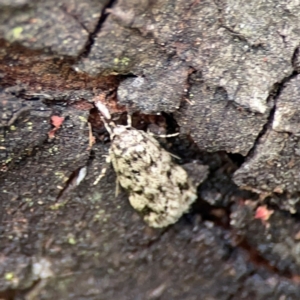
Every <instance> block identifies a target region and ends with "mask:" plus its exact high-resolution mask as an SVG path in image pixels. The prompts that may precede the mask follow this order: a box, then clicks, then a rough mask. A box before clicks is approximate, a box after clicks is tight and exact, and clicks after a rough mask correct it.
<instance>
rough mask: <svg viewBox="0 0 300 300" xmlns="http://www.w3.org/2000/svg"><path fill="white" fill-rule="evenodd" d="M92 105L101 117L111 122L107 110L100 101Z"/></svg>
mask: <svg viewBox="0 0 300 300" xmlns="http://www.w3.org/2000/svg"><path fill="white" fill-rule="evenodd" d="M94 103H95V106H96V107H97V108H98V110H99V112H100V113H101V114H102V115H103V117H104V118H105V119H107V120H111V115H110V112H109V110H108V108H107V107H106V106H105V105H104V104H103V103H101V102H100V101H97V102H94Z"/></svg>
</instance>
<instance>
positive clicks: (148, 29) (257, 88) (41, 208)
mask: <svg viewBox="0 0 300 300" xmlns="http://www.w3.org/2000/svg"><path fill="white" fill-rule="evenodd" d="M299 22H300V4H299V1H296V0H294V1H293V0H292V1H288V2H287V1H280V0H276V1H269V2H266V1H262V0H255V1H244V0H241V1H231V0H222V1H219V0H217V1H208V0H206V1H197V0H195V1H184V0H176V1H173V0H163V1H152V0H149V1H147V0H143V1H137V0H136V1H134V0H119V1H93V0H90V1H84V3H83V1H76V0H74V1H58V0H57V1H54V0H47V1H28V0H14V1H7V0H0V38H1V40H0V171H1V173H0V187H1V188H0V299H7V300H8V299H15V300H17V299H26V300H33V299H49V300H50V299H55V298H57V299H122V300H123V299H124V300H127V299H128V300H131V299H187V300H192V299H199V298H201V299H218V300H219V299H221V300H222V299H224V300H225V299H231V300H235V299H236V300H240V299H264V300H265V299H270V300H271V299H272V300H274V299H280V300H283V299H295V300H296V299H299V298H300V286H299V276H300V260H299V251H300V250H299V249H300V235H299V232H300V227H299V226H300V225H299V224H300V222H299V211H300V201H299V200H300V197H299V192H300V184H299V183H300V182H299V172H300V170H299V163H298V160H299V159H298V158H299V153H300V152H299V151H300V150H299V132H300V131H299V126H298V125H299V116H300V113H299V101H300V77H299V75H298V74H299V70H300V67H299V66H300V63H299V52H298V51H299V49H298V47H299V42H300V30H299ZM108 78H110V79H108ZM112 78H114V79H112ZM110 80H111V81H110ZM103 95H105V97H104V98H105V99H104V102H105V104H107V105H108V106H110V108H111V109H114V110H115V111H117V112H119V113H120V112H122V111H124V110H126V111H127V112H130V113H134V112H135V113H137V112H138V114H137V115H135V117H136V116H138V118H140V120H142V121H141V122H140V123H138V125H139V126H141V127H143V124H142V123H143V122H144V123H147V122H148V123H150V125H153V126H154V127H155V126H156V125H159V124H156V123H159V122H160V121H159V120H160V119H158V117H157V115H158V114H162V115H161V118H162V119H164V120H169V121H168V122H169V123H170V124H171V123H172V124H173V125H172V126H173V128H179V130H180V133H181V135H180V136H179V137H177V138H174V139H171V140H167V141H164V142H162V144H164V146H165V147H166V148H167V150H168V151H170V152H171V153H173V152H174V153H176V155H177V154H178V156H179V157H180V160H179V161H178V163H186V162H187V163H189V164H190V169H191V171H194V173H196V174H193V176H197V172H195V171H196V168H193V167H192V166H193V163H194V162H193V161H194V160H195V159H197V160H201V163H203V164H204V165H207V166H209V176H208V178H207V179H206V180H205V182H204V183H203V184H201V185H200V187H199V188H198V200H197V202H196V203H195V205H194V206H193V207H192V209H191V212H190V213H189V214H187V215H185V216H184V217H183V218H182V219H181V220H180V221H179V222H178V223H176V224H174V225H172V226H170V227H168V228H166V229H163V230H155V229H152V228H149V227H148V226H146V224H145V223H143V221H142V219H141V217H140V216H139V215H138V213H137V212H136V211H134V210H133V209H132V208H131V207H130V205H129V203H128V195H127V194H126V193H125V192H124V191H121V192H120V193H119V194H118V195H117V196H116V195H115V190H116V184H115V180H116V176H115V174H114V172H113V169H112V168H111V167H108V166H107V164H106V163H105V155H107V152H108V148H109V145H110V144H109V142H107V140H106V139H107V136H105V133H104V131H103V128H100V129H99V128H98V127H97V126H96V125H95V127H94V128H93V130H94V131H93V132H94V134H95V135H98V140H97V143H96V144H95V145H93V147H91V145H90V143H91V138H90V137H89V134H90V131H89V127H88V122H92V123H93V120H92V117H91V116H93V110H94V106H93V105H94V104H93V103H94V101H95V99H98V98H101V99H102V100H103ZM115 96H116V97H117V99H118V105H124V106H125V109H123V110H122V109H119V110H118V107H117V105H114V104H112V103H110V102H109V100H107V99H113V97H115ZM110 97H111V98H110ZM116 107H117V108H116ZM141 113H144V114H151V115H150V116H147V115H146V116H145V115H142V114H141ZM166 113H167V114H166ZM53 116H54V117H59V118H63V119H61V120H63V123H62V124H61V126H60V127H57V128H56V127H55V126H54V124H53V120H52V117H53ZM143 118H144V119H143ZM121 119H122V118H120V120H121ZM133 120H134V119H133ZM143 120H146V121H143ZM149 120H150V121H149ZM153 120H158V121H157V122H156V123H155V121H153ZM170 120H171V121H170ZM120 122H121V121H120ZM96 123H97V122H96V121H94V123H93V124H96ZM136 123H137V122H136ZM162 123H164V122H162ZM174 124H175V125H174ZM163 125H165V124H163ZM158 128H160V127H159V126H158ZM54 129H55V130H54ZM143 129H144V128H143ZM163 129H165V128H163ZM53 130H54V137H52V138H49V135H50V133H51V132H52V133H53ZM173 150H174V151H173ZM85 166H86V167H87V170H88V173H87V176H86V178H85V179H84V180H83V181H82V182H81V183H80V185H79V186H77V187H75V186H74V183H72V182H74V181H72V180H71V179H72V178H73V177H74V176H76V174H77V173H78V172H79V170H81V169H82V168H83V167H85ZM103 168H108V171H107V174H106V176H105V177H104V178H102V180H100V181H99V182H98V183H97V184H95V182H97V178H99V175H100V174H101V171H102V170H103ZM191 173H193V172H191ZM198 179H199V178H198ZM60 195H63V197H60Z"/></svg>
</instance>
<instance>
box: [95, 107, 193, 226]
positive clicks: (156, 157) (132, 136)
mask: <svg viewBox="0 0 300 300" xmlns="http://www.w3.org/2000/svg"><path fill="white" fill-rule="evenodd" d="M96 106H97V107H98V109H99V110H100V112H101V113H102V115H103V117H102V119H103V122H104V124H105V127H106V129H107V130H108V132H109V134H110V138H111V146H110V149H109V161H110V162H111V163H112V166H113V168H114V171H115V172H116V175H117V183H118V184H120V185H121V186H122V188H124V189H125V190H126V191H127V193H128V195H129V202H130V204H131V206H132V207H133V208H134V209H136V210H137V211H138V212H139V213H140V214H141V215H142V216H143V219H144V221H145V222H146V223H147V224H148V225H149V226H150V227H155V228H161V227H166V226H168V225H171V224H173V223H175V222H176V221H177V220H178V219H179V218H180V217H181V216H182V215H183V214H184V213H186V212H188V210H189V208H190V206H191V204H192V203H193V202H194V201H195V200H196V199H197V186H196V185H195V183H194V182H193V181H192V180H190V179H189V177H188V174H187V172H186V171H185V170H184V168H182V167H181V166H180V165H177V164H175V163H174V162H173V159H172V156H171V154H170V153H169V152H167V151H166V150H164V149H163V148H162V147H161V146H160V144H159V142H158V141H157V140H156V139H155V138H154V137H153V136H152V135H151V134H149V133H146V132H144V131H141V130H137V129H135V128H133V127H131V119H130V117H129V122H128V125H127V126H124V125H116V124H114V122H112V121H111V117H110V114H109V112H108V110H107V108H106V107H105V106H104V105H103V104H101V103H100V102H98V104H97V105H96Z"/></svg>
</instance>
